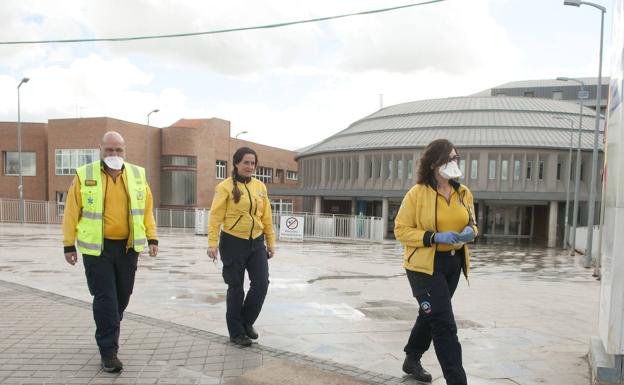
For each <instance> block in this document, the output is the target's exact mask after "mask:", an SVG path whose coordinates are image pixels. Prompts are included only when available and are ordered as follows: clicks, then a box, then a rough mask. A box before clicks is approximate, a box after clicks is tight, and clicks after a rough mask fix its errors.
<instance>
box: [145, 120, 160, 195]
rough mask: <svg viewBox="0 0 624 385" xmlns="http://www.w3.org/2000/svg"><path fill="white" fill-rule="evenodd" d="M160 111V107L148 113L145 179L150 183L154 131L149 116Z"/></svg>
mask: <svg viewBox="0 0 624 385" xmlns="http://www.w3.org/2000/svg"><path fill="white" fill-rule="evenodd" d="M158 111H160V110H159V109H158V108H156V109H154V110H152V111H150V113H149V114H147V154H146V155H145V179H147V182H148V183H149V179H150V178H149V177H150V166H149V163H150V152H151V144H152V140H151V136H152V133H151V132H150V124H149V118H150V115H151V114H155V113H157V112H158Z"/></svg>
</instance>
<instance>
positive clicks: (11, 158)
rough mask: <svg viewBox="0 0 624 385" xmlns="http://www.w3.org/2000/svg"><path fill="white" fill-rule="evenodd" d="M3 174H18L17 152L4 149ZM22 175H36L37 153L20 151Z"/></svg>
mask: <svg viewBox="0 0 624 385" xmlns="http://www.w3.org/2000/svg"><path fill="white" fill-rule="evenodd" d="M2 154H3V162H2V163H3V164H4V175H7V176H8V175H15V176H17V175H19V154H18V152H17V151H4V152H3V153H2ZM22 175H23V176H36V175H37V154H36V153H34V152H23V151H22Z"/></svg>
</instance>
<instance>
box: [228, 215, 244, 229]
mask: <svg viewBox="0 0 624 385" xmlns="http://www.w3.org/2000/svg"><path fill="white" fill-rule="evenodd" d="M242 217H243V216H242V215H239V216H238V219H237V220H236V222H234V224H233V225H232V227H230V230H232V229H233V228H234V226H236V225H237V224H238V221H240V220H241V218H242Z"/></svg>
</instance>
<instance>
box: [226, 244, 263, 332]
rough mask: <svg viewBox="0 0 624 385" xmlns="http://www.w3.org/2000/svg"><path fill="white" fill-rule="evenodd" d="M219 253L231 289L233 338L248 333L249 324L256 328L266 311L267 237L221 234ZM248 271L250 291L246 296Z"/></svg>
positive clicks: (229, 317) (229, 304) (229, 313)
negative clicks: (255, 325) (257, 322)
mask: <svg viewBox="0 0 624 385" xmlns="http://www.w3.org/2000/svg"><path fill="white" fill-rule="evenodd" d="M219 253H220V254H221V260H222V261H223V280H224V281H225V283H227V285H228V289H227V300H226V303H227V311H226V314H225V319H226V321H227V327H228V332H229V334H230V337H236V336H238V335H241V334H245V325H253V324H254V322H256V319H257V318H258V315H259V314H260V310H262V305H263V304H264V299H265V297H266V294H267V291H268V289H269V263H268V258H267V250H266V246H265V245H264V235H261V236H259V237H258V238H256V239H241V238H237V237H235V236H233V235H230V234H227V233H225V232H221V238H220V241H219ZM245 270H247V272H248V274H249V286H250V287H249V291H248V292H247V296H245V290H244V288H243V284H244V282H245Z"/></svg>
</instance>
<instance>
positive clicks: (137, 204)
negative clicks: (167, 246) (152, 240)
mask: <svg viewBox="0 0 624 385" xmlns="http://www.w3.org/2000/svg"><path fill="white" fill-rule="evenodd" d="M124 164H125V173H126V178H127V181H128V193H129V195H130V205H129V209H130V212H129V215H130V217H131V218H132V226H131V229H132V234H131V235H132V247H133V248H134V250H135V251H137V252H141V251H143V249H144V247H145V242H146V235H145V223H144V219H143V217H144V215H145V200H146V199H147V180H146V179H145V169H144V168H142V167H139V166H136V165H134V164H130V163H124ZM76 174H78V178H79V179H80V194H81V196H82V214H81V216H80V220H79V221H78V234H77V241H76V244H77V245H78V250H80V252H81V253H83V254H87V255H94V256H98V255H100V254H101V253H102V248H103V241H104V222H103V217H104V215H103V214H104V191H103V184H102V173H101V163H100V161H97V162H93V163H89V164H86V165H84V166H81V167H79V168H78V169H77V170H76Z"/></svg>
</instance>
